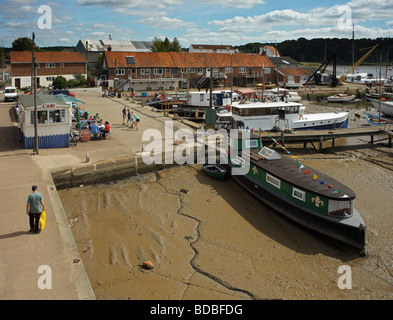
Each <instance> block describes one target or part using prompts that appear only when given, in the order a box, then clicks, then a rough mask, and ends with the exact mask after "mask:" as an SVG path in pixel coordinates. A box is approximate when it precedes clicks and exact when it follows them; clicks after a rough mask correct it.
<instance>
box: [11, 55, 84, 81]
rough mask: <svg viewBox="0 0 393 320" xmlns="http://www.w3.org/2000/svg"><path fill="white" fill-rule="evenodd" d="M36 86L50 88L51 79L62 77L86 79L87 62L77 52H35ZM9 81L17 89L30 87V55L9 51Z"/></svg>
mask: <svg viewBox="0 0 393 320" xmlns="http://www.w3.org/2000/svg"><path fill="white" fill-rule="evenodd" d="M34 55H35V58H36V63H37V86H38V87H40V86H41V87H47V86H51V85H52V82H53V79H54V78H56V77H57V76H63V77H64V78H66V79H67V80H69V79H73V78H74V76H73V75H74V74H81V75H82V76H84V77H85V78H86V77H87V60H86V58H85V57H83V55H82V54H81V53H79V52H35V54H34ZM11 73H12V74H11V79H12V85H13V86H15V87H17V88H24V87H30V86H31V74H32V53H31V52H29V51H11Z"/></svg>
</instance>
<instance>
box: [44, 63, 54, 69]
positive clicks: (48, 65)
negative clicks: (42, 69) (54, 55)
mask: <svg viewBox="0 0 393 320" xmlns="http://www.w3.org/2000/svg"><path fill="white" fill-rule="evenodd" d="M46 67H47V68H55V67H56V64H55V63H47V64H46Z"/></svg>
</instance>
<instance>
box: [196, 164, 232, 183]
mask: <svg viewBox="0 0 393 320" xmlns="http://www.w3.org/2000/svg"><path fill="white" fill-rule="evenodd" d="M202 169H203V171H204V172H205V173H206V174H207V175H208V176H210V177H213V178H215V179H219V180H224V179H225V177H226V175H227V169H226V168H225V167H224V166H222V165H219V164H203V165H202Z"/></svg>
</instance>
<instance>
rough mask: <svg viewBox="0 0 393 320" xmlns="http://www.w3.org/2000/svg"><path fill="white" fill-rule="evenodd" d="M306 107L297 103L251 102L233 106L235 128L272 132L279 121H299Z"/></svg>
mask: <svg viewBox="0 0 393 320" xmlns="http://www.w3.org/2000/svg"><path fill="white" fill-rule="evenodd" d="M304 109H305V107H304V106H303V105H302V104H300V103H296V102H250V101H245V102H241V103H233V104H232V118H233V119H234V120H235V123H236V124H235V128H247V127H248V128H254V129H259V128H262V129H263V130H272V129H273V128H274V127H275V126H276V122H277V119H287V120H290V121H293V120H298V119H299V116H300V115H301V114H303V113H304Z"/></svg>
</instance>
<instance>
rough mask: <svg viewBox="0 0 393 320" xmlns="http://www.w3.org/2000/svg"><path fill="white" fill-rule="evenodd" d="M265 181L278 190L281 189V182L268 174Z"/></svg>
mask: <svg viewBox="0 0 393 320" xmlns="http://www.w3.org/2000/svg"><path fill="white" fill-rule="evenodd" d="M266 181H267V182H269V183H270V184H271V185H273V186H275V187H276V188H278V189H280V187H281V181H280V180H279V179H277V178H276V177H273V176H272V175H270V174H268V173H266Z"/></svg>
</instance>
